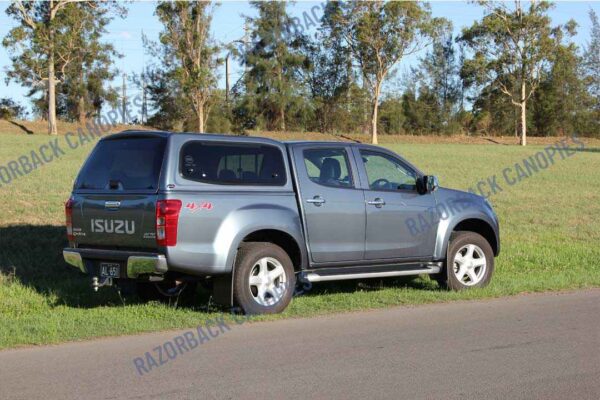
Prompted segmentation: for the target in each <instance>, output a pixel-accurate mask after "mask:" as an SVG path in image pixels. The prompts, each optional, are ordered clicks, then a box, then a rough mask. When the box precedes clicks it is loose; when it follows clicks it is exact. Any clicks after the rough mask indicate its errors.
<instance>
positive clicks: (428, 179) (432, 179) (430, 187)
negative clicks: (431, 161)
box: [423, 175, 440, 193]
mask: <svg viewBox="0 0 600 400" xmlns="http://www.w3.org/2000/svg"><path fill="white" fill-rule="evenodd" d="M423 179H425V187H426V188H427V193H431V192H435V191H436V190H437V188H439V187H440V181H439V180H438V177H437V176H435V175H426V176H425V177H424V178H423Z"/></svg>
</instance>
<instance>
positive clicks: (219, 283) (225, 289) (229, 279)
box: [213, 274, 233, 307]
mask: <svg viewBox="0 0 600 400" xmlns="http://www.w3.org/2000/svg"><path fill="white" fill-rule="evenodd" d="M213 300H214V301H215V303H217V304H219V305H222V306H227V307H233V274H231V275H220V276H215V277H214V278H213Z"/></svg>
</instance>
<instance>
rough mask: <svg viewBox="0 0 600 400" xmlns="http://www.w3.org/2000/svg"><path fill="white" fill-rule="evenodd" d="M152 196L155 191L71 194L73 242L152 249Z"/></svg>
mask: <svg viewBox="0 0 600 400" xmlns="http://www.w3.org/2000/svg"><path fill="white" fill-rule="evenodd" d="M156 200H157V195H156V194H152V195H142V194H138V195H135V194H131V195H124V194H122V195H99V194H88V195H74V196H73V235H74V236H75V242H76V243H77V244H78V245H91V246H94V247H98V248H113V249H116V248H140V249H155V248H156V247H157V246H156V232H155V218H156V214H155V213H156V211H155V204H156ZM84 247H85V246H84Z"/></svg>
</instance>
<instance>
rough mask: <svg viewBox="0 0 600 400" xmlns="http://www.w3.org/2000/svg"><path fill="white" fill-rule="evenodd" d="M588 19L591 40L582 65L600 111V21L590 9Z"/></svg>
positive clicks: (596, 106) (597, 108)
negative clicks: (590, 24) (590, 28)
mask: <svg viewBox="0 0 600 400" xmlns="http://www.w3.org/2000/svg"><path fill="white" fill-rule="evenodd" d="M590 19H591V20H592V32H591V40H590V42H589V44H588V46H587V48H586V49H585V53H584V56H583V60H584V63H583V65H584V71H585V74H586V76H587V79H588V87H589V92H590V94H591V95H592V96H593V97H594V99H595V100H596V105H595V108H596V110H597V111H598V112H600V22H598V16H597V15H596V13H595V12H594V10H590Z"/></svg>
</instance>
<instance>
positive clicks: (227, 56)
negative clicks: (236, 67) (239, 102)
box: [225, 53, 229, 104]
mask: <svg viewBox="0 0 600 400" xmlns="http://www.w3.org/2000/svg"><path fill="white" fill-rule="evenodd" d="M225 103H227V104H229V53H227V55H226V56H225Z"/></svg>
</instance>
